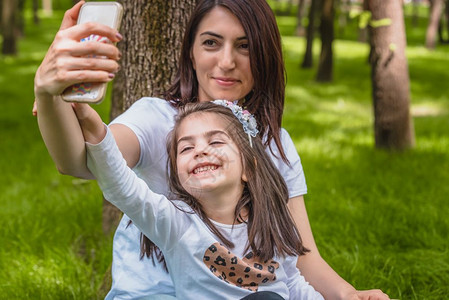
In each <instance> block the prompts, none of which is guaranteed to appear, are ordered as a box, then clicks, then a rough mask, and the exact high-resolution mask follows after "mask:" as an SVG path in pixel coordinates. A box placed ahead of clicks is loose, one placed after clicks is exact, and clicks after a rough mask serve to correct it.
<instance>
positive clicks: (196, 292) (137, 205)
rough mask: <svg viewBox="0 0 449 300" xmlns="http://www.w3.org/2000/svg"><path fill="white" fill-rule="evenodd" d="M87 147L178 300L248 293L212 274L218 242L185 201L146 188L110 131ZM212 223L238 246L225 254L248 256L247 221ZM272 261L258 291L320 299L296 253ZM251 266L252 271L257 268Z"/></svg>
mask: <svg viewBox="0 0 449 300" xmlns="http://www.w3.org/2000/svg"><path fill="white" fill-rule="evenodd" d="M87 150H88V156H87V157H88V160H87V163H88V167H89V169H90V170H91V171H92V173H93V174H94V175H95V177H96V178H97V181H98V184H99V185H100V187H101V189H102V191H103V194H104V196H105V198H106V199H107V200H108V201H110V202H111V203H113V204H114V205H116V206H117V207H118V208H119V209H120V210H122V211H123V212H125V213H126V214H127V215H128V216H129V217H130V218H131V219H132V220H133V223H134V224H135V225H136V226H137V227H138V228H139V229H140V230H141V231H142V232H143V233H144V234H145V235H146V236H148V237H149V238H150V239H151V240H153V241H154V242H155V243H156V244H157V245H158V247H159V248H160V249H161V250H162V252H163V253H164V256H165V258H166V262H167V267H168V269H169V273H170V276H171V278H172V280H173V282H174V285H175V293H176V296H177V297H178V298H179V299H240V298H243V297H245V296H246V295H249V294H251V293H252V291H249V290H248V289H246V288H242V287H239V286H237V285H235V284H231V283H229V282H226V281H225V280H223V278H222V277H221V276H219V275H220V273H219V272H218V274H213V273H212V272H211V270H210V268H211V266H210V264H208V263H207V262H206V261H207V260H205V258H206V257H208V255H209V254H208V253H209V252H208V250H210V249H211V248H210V247H211V246H213V245H218V243H220V240H219V239H218V238H217V237H216V236H215V235H214V234H213V233H212V232H211V231H210V230H209V229H208V228H207V226H206V225H205V223H204V222H203V221H202V220H201V219H200V218H199V217H198V215H197V214H195V213H193V212H192V210H191V209H190V207H189V206H188V205H186V204H185V203H183V202H182V201H176V200H174V201H173V203H172V202H171V201H169V200H168V199H167V198H166V197H165V196H163V195H161V194H157V193H154V192H153V191H151V190H150V188H149V187H148V185H147V184H146V183H145V181H143V180H142V179H140V178H138V177H137V176H136V174H135V173H134V172H133V171H132V170H131V169H129V168H128V167H127V165H126V162H125V160H124V159H123V157H122V155H121V153H120V151H119V149H118V147H117V145H116V143H115V140H114V138H113V136H112V134H111V132H110V131H109V130H107V134H106V137H105V139H104V140H103V141H102V142H100V143H99V144H96V145H92V144H87ZM174 204H175V205H174ZM216 224H217V225H218V226H219V228H220V230H223V231H224V232H225V234H226V236H227V237H229V238H230V240H231V241H232V242H233V243H234V244H235V245H238V247H235V248H234V249H229V250H230V251H231V252H232V253H233V254H232V255H230V257H233V255H235V256H237V257H238V258H239V259H240V260H244V256H245V255H246V254H247V253H245V252H244V248H245V247H244V246H246V244H247V241H248V235H247V229H246V225H245V224H240V225H236V226H234V227H232V226H229V225H224V224H219V223H216ZM242 245H243V247H242ZM212 259H213V258H212ZM273 260H274V261H276V262H277V263H278V264H279V267H278V268H277V269H276V270H275V279H273V280H269V281H267V282H265V281H263V283H262V282H258V290H259V291H273V292H276V293H277V294H279V295H280V296H281V297H283V298H284V299H298V300H303V299H323V298H322V296H321V295H320V294H319V293H318V292H316V291H315V290H314V289H313V287H312V286H310V285H309V284H308V283H307V282H306V281H305V280H304V277H303V276H302V275H300V273H299V271H298V269H297V268H296V260H297V257H296V256H293V257H274V258H273ZM248 265H250V264H248ZM230 267H231V264H230V261H228V266H227V267H226V268H225V271H224V274H228V272H229V271H230V270H231V269H230ZM254 270H255V271H256V272H257V269H256V268H255V269H254ZM242 277H243V275H242ZM228 279H230V277H229V278H228Z"/></svg>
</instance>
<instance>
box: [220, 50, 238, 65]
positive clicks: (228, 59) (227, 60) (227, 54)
mask: <svg viewBox="0 0 449 300" xmlns="http://www.w3.org/2000/svg"><path fill="white" fill-rule="evenodd" d="M234 55H235V54H234V49H232V47H224V48H223V50H222V51H221V56H220V60H219V67H220V69H222V70H225V71H226V70H232V69H234V68H235V57H234Z"/></svg>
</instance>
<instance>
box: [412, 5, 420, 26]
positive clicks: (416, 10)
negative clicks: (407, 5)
mask: <svg viewBox="0 0 449 300" xmlns="http://www.w3.org/2000/svg"><path fill="white" fill-rule="evenodd" d="M419 2H420V1H419V0H412V5H413V11H412V25H413V27H418V20H419Z"/></svg>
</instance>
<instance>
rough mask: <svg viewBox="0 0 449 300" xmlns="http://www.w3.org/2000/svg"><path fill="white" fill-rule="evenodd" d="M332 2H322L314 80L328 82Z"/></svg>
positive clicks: (331, 54)
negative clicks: (317, 61) (318, 53)
mask: <svg viewBox="0 0 449 300" xmlns="http://www.w3.org/2000/svg"><path fill="white" fill-rule="evenodd" d="M334 16H335V13H334V0H323V3H322V8H321V23H320V35H321V54H320V62H319V65H318V73H317V77H316V80H317V81H320V82H330V81H332V77H333V64H334V57H333V56H334V54H333V51H332V44H333V42H334Z"/></svg>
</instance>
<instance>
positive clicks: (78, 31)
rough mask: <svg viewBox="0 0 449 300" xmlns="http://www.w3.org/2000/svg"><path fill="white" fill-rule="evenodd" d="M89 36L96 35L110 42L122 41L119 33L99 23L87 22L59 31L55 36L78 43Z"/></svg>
mask: <svg viewBox="0 0 449 300" xmlns="http://www.w3.org/2000/svg"><path fill="white" fill-rule="evenodd" d="M91 34H96V35H99V36H103V37H106V38H108V39H109V40H110V41H111V42H114V43H115V42H118V41H120V40H121V39H122V36H121V35H120V33H119V32H118V31H117V30H116V29H113V28H111V27H109V26H107V25H104V24H100V23H93V22H87V23H84V24H79V25H76V26H72V27H69V28H67V29H65V30H61V31H59V32H58V34H57V35H60V36H62V38H70V39H73V40H76V41H79V40H81V39H83V38H85V37H88V36H90V35H91Z"/></svg>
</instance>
